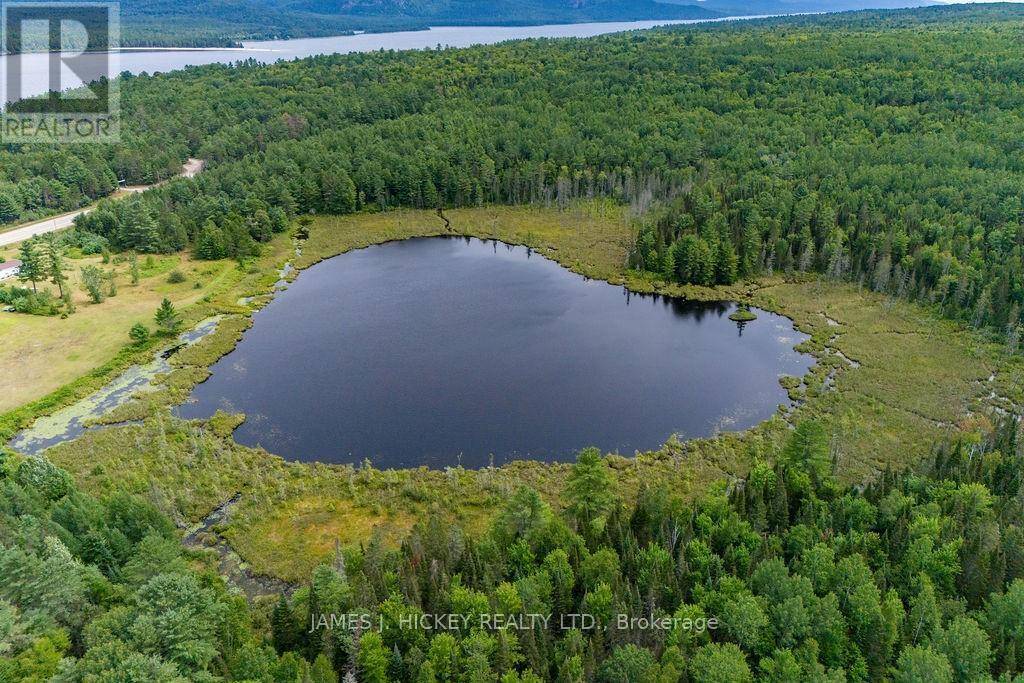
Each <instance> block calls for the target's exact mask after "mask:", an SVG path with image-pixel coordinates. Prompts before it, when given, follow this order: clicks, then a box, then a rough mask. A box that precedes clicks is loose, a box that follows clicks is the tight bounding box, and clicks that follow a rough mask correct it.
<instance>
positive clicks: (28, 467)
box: [14, 457, 71, 500]
mask: <svg viewBox="0 0 1024 683" xmlns="http://www.w3.org/2000/svg"><path fill="white" fill-rule="evenodd" d="M14 480H15V481H16V482H18V484H20V485H21V486H23V487H25V488H29V489H35V490H36V491H38V492H39V493H40V494H41V495H42V496H43V497H44V498H46V499H47V500H57V499H59V498H63V497H64V496H65V495H66V494H67V493H68V492H69V491H70V490H71V475H70V474H68V473H67V472H65V471H64V470H62V469H60V468H59V467H57V466H56V465H54V464H53V463H52V462H50V461H49V460H47V459H46V458H41V457H31V458H26V459H25V460H23V461H22V462H21V464H20V465H18V469H17V471H15V473H14Z"/></svg>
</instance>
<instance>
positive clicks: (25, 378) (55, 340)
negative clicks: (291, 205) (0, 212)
mask: <svg viewBox="0 0 1024 683" xmlns="http://www.w3.org/2000/svg"><path fill="white" fill-rule="evenodd" d="M16 256H17V253H16V251H15V250H14V249H13V248H8V249H6V250H3V251H0V260H3V259H6V258H14V257H16ZM87 265H95V266H97V267H99V268H100V269H102V270H104V271H108V272H109V271H110V270H111V269H113V270H114V271H115V272H116V282H117V295H116V296H113V297H109V298H107V299H106V300H104V301H103V302H102V303H99V304H93V303H91V302H90V300H89V297H88V295H87V294H86V292H84V291H83V290H82V288H81V284H80V282H81V269H82V268H83V267H84V266H87ZM139 265H140V268H141V275H142V277H141V279H140V281H139V283H138V284H137V285H133V284H131V276H130V273H129V264H128V262H127V261H122V262H120V263H114V262H113V261H112V262H111V263H109V264H103V263H101V259H100V257H99V256H91V257H86V258H77V259H68V266H69V268H70V270H69V271H68V273H67V275H68V278H69V284H70V287H71V288H72V291H73V294H74V301H75V306H76V307H77V311H76V312H75V313H74V314H73V315H70V316H68V317H67V318H64V319H62V318H60V317H44V316H35V315H23V314H19V313H2V312H0V342H2V343H0V377H3V387H4V391H3V392H0V412H4V411H7V410H11V409H13V408H16V407H18V406H20V405H23V404H25V403H28V402H30V401H33V400H35V399H38V398H41V397H43V396H45V395H46V394H48V393H50V392H52V391H54V390H56V389H58V388H60V387H61V386H63V385H64V384H67V383H68V382H71V381H73V380H75V379H76V378H78V377H80V376H82V375H84V374H86V373H88V372H90V371H91V370H93V369H94V368H96V367H98V366H100V365H102V364H103V363H105V362H107V361H108V360H110V359H111V358H112V357H113V356H114V355H115V354H116V353H117V352H118V350H120V349H121V348H122V347H123V346H124V345H125V344H127V343H129V339H128V330H129V329H131V327H132V325H134V324H135V323H137V322H142V323H144V324H145V325H147V326H148V327H149V328H150V329H151V330H152V329H153V328H154V324H153V314H154V312H155V311H156V308H157V306H158V305H159V304H160V301H161V300H162V299H163V298H164V297H167V298H169V299H170V300H171V301H172V302H173V303H174V305H175V306H176V307H178V308H179V309H181V310H185V309H187V308H188V307H189V306H190V305H192V304H194V303H195V302H197V301H199V300H200V299H202V298H203V297H205V296H207V294H211V293H215V292H222V291H224V290H225V288H226V287H227V288H230V286H231V284H233V283H235V282H237V281H238V280H239V279H240V276H241V274H242V273H241V271H239V269H238V264H237V263H235V262H233V261H215V262H211V261H195V260H193V259H192V258H191V256H189V255H188V254H187V253H182V254H174V255H154V256H152V258H151V260H150V259H149V258H147V257H146V256H144V255H142V256H140V257H139ZM174 270H179V271H181V273H182V274H183V275H184V276H185V282H182V283H178V284H171V283H169V282H168V281H167V280H168V276H169V275H170V273H171V272H172V271H174ZM3 284H4V285H10V284H19V285H20V283H18V282H17V280H13V279H12V280H7V281H5V282H4V283H3ZM39 287H40V288H47V289H50V290H52V291H54V292H56V287H54V286H53V285H51V284H46V285H43V284H40V285H39Z"/></svg>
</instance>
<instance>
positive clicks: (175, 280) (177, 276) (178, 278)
mask: <svg viewBox="0 0 1024 683" xmlns="http://www.w3.org/2000/svg"><path fill="white" fill-rule="evenodd" d="M167 281H168V282H169V283H171V284H172V285H178V284H181V283H182V282H184V281H185V274H184V273H182V272H181V271H180V270H172V271H171V274H170V275H168V276H167Z"/></svg>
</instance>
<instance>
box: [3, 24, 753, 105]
mask: <svg viewBox="0 0 1024 683" xmlns="http://www.w3.org/2000/svg"><path fill="white" fill-rule="evenodd" d="M743 18H745V19H753V18H756V17H743ZM724 20H725V19H710V20H708V19H681V20H662V21H618V22H595V23H586V24H549V25H544V26H439V27H435V28H430V29H427V30H423V31H397V32H392V33H361V34H357V35H350V36H334V37H330V38H299V39H294V40H271V41H252V42H246V43H243V46H244V47H242V48H238V49H217V48H213V49H177V50H175V49H163V50H161V49H126V50H122V51H119V52H114V53H107V52H103V53H96V57H95V58H94V59H93V60H91V61H90V60H86V63H84V64H83V65H82V67H81V69H82V70H83V71H84V72H85V73H87V74H89V76H88V77H86V78H85V80H86V81H89V80H93V79H94V78H96V77H98V76H101V75H103V74H105V73H122V72H125V71H128V72H130V73H133V74H140V73H143V72H146V73H151V74H152V73H158V72H166V71H173V70H175V69H183V68H185V67H187V66H196V65H200V64H226V63H233V62H237V61H240V60H243V59H254V60H256V61H259V62H264V63H269V62H276V61H278V60H281V59H296V58H299V57H311V56H313V55H322V54H335V53H340V54H345V53H350V52H371V51H374V50H416V49H424V48H433V47H438V46H442V47H469V46H470V45H482V44H492V43H499V42H502V41H506V40H514V39H520V38H573V37H574V38H586V37H589V36H597V35H602V34H605V33H615V32H618V31H631V30H639V29H648V28H653V27H655V26H665V25H668V24H694V23H700V22H705V21H724ZM8 59H10V57H8V56H4V55H0V85H2V83H3V80H4V79H5V78H6V74H7V64H6V62H7V60H8ZM21 59H23V60H24V62H23V66H22V69H21V71H22V74H23V76H22V81H23V86H22V88H23V92H22V96H23V97H32V96H35V95H41V94H43V93H45V92H46V91H47V90H49V89H50V86H49V75H48V69H49V61H48V57H47V55H45V54H30V55H24V56H22V57H21ZM108 60H109V61H111V62H112V65H111V66H110V67H109V68H108V66H107V61H108ZM82 80H83V79H82V78H81V77H79V76H78V75H76V74H75V73H73V72H72V71H71V70H70V69H69V68H67V67H66V66H65V67H63V68H62V73H61V82H60V85H61V86H62V87H61V89H67V88H72V87H78V86H80V85H82ZM3 92H6V90H4V89H3V88H2V87H0V93H3ZM0 104H3V103H0Z"/></svg>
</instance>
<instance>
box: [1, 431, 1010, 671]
mask: <svg viewBox="0 0 1024 683" xmlns="http://www.w3.org/2000/svg"><path fill="white" fill-rule="evenodd" d="M1017 431H1018V425H1017V423H1016V422H1014V421H1007V422H1006V423H1005V424H1004V425H1003V426H1001V427H1000V428H998V429H997V430H995V432H994V433H992V434H991V435H990V436H988V437H985V438H982V439H969V440H967V441H960V442H957V443H955V444H950V445H949V446H946V447H943V448H941V449H939V450H938V451H937V452H936V455H935V457H934V458H933V459H932V460H931V461H929V462H928V463H926V465H925V466H923V468H922V469H921V470H920V471H919V472H917V473H906V474H898V475H897V474H892V473H886V474H885V475H884V476H883V477H882V478H881V479H879V480H878V481H877V482H875V483H873V484H872V485H871V486H869V487H868V488H867V489H866V490H864V491H859V490H857V489H846V488H843V487H841V486H839V485H838V484H836V483H835V481H834V480H833V479H832V478H831V476H830V467H831V466H830V459H829V445H828V439H827V436H826V434H825V432H824V431H823V430H822V428H821V427H820V426H819V425H817V424H815V423H812V422H807V423H803V424H801V425H799V426H798V427H797V429H796V430H795V432H794V434H793V436H792V437H791V438H790V440H789V442H788V444H787V445H786V446H785V448H784V449H783V450H782V451H781V452H779V453H774V454H766V455H769V456H770V457H769V458H765V459H764V460H760V461H758V462H757V463H756V464H755V466H754V468H753V470H752V472H751V475H750V476H749V478H748V479H747V480H746V481H745V482H737V483H734V484H732V485H730V486H729V487H728V488H727V489H725V490H722V489H719V490H718V491H716V492H712V493H710V494H709V495H707V496H706V497H704V498H703V499H702V500H700V501H699V502H698V503H696V504H695V505H692V506H691V505H688V504H684V503H683V502H682V501H681V500H679V499H677V498H675V497H674V496H673V494H672V493H671V492H670V491H667V490H663V489H659V488H647V489H642V490H641V492H640V494H639V496H638V498H637V499H636V500H635V501H628V502H627V501H624V500H621V499H618V498H617V497H616V496H615V494H614V493H613V492H614V490H615V487H614V477H615V474H614V471H613V470H612V469H610V468H609V467H608V466H607V465H606V464H605V463H604V462H603V460H602V458H601V457H600V454H599V453H598V452H597V451H596V450H594V449H591V450H587V451H584V452H582V453H581V454H580V456H579V459H578V461H577V464H576V465H575V467H574V468H573V472H572V474H571V475H570V477H569V479H568V482H567V484H566V490H565V491H564V492H563V499H564V500H565V502H566V509H565V510H560V509H553V508H552V507H551V506H550V505H549V504H548V503H547V502H545V501H544V500H543V499H542V498H540V497H539V496H538V494H537V493H536V492H535V491H532V490H530V489H529V488H525V487H524V488H521V489H520V490H518V491H516V492H515V493H514V495H512V496H511V497H510V498H509V500H508V502H507V505H506V509H505V510H504V511H502V512H501V513H500V514H498V516H497V517H496V518H495V521H494V522H493V523H492V524H491V525H490V527H489V528H488V529H486V530H485V531H482V532H467V531H465V530H463V529H460V528H458V527H453V526H451V525H450V524H448V523H446V522H444V521H442V519H441V518H440V517H432V518H430V519H426V520H423V521H422V522H420V523H419V524H417V525H416V527H415V528H414V530H413V532H412V533H411V535H410V536H409V537H408V538H406V539H405V541H404V543H403V544H402V546H401V548H400V549H389V548H387V547H386V546H384V545H382V543H381V542H380V540H379V539H373V540H370V541H369V542H368V544H366V545H365V546H363V547H362V548H361V549H359V550H351V551H348V550H347V551H345V552H343V553H342V552H339V553H338V554H337V556H336V558H335V559H334V561H333V562H332V563H331V564H327V565H322V566H320V567H319V568H318V569H317V570H316V571H315V572H314V574H313V578H312V583H311V585H308V586H303V587H301V588H299V589H298V590H296V591H295V592H294V593H292V594H291V595H288V596H282V597H281V598H280V599H279V600H278V601H277V602H276V604H270V603H261V604H258V605H257V606H255V608H251V607H249V606H248V605H247V603H246V601H245V600H244V599H243V598H242V597H241V596H239V595H237V594H233V593H232V592H230V591H228V590H227V589H226V587H225V585H224V584H223V582H222V580H221V579H220V578H219V577H218V576H216V574H215V573H214V572H213V571H212V570H211V569H210V568H209V564H208V563H206V562H202V561H200V559H201V558H202V557H204V556H203V555H202V554H201V553H200V554H196V555H190V554H189V553H186V552H184V551H183V550H182V549H181V547H180V545H179V544H178V541H177V540H176V539H175V535H174V529H173V527H172V526H171V525H170V523H169V522H168V521H167V520H166V519H164V518H163V517H161V516H160V515H159V513H157V512H156V511H155V510H154V509H152V508H151V507H150V506H148V505H147V504H145V503H143V502H141V501H139V500H137V499H133V498H130V497H127V496H123V495H119V496H115V497H112V498H110V499H107V500H96V499H94V498H91V497H89V496H86V495H84V494H82V493H80V492H78V491H76V490H75V487H74V486H73V485H72V483H71V481H70V478H69V477H68V475H67V474H66V473H64V472H63V471H61V470H59V469H57V468H55V467H54V466H52V465H50V464H49V462H48V461H46V460H45V459H41V458H29V459H25V460H16V459H11V458H10V457H8V458H6V459H5V461H4V462H3V463H2V464H0V492H2V494H3V495H0V570H2V571H3V576H4V581H3V582H0V680H4V681H43V680H55V681H102V680H119V681H139V682H142V681H146V682H147V683H165V682H166V683H170V682H174V683H178V682H179V681H186V680H188V681H217V680H247V681H267V682H271V681H273V682H275V683H304V682H306V681H312V682H314V683H329V682H336V681H338V680H339V679H340V678H342V677H345V680H359V681H365V682H367V683H384V682H385V681H418V682H424V683H426V682H429V681H495V680H498V679H499V677H500V680H501V681H502V683H513V682H515V681H529V682H532V681H543V680H552V681H554V680H557V681H583V680H597V681H603V682H607V683H646V682H648V681H665V682H670V681H680V680H684V681H693V682H696V683H705V682H707V683H711V682H725V681H728V682H730V683H741V682H742V681H751V680H753V679H754V677H755V676H756V677H757V679H758V680H766V681H779V682H782V681H797V680H812V681H867V680H885V679H890V677H891V680H895V681H901V682H902V681H908V682H909V681H929V682H930V683H944V682H952V681H980V680H993V679H994V678H995V677H998V679H999V680H1001V681H1016V680H1020V678H1019V676H1020V674H1022V672H1024V656H1022V653H1024V534H1022V526H1021V525H1022V521H1024V520H1022V507H1021V500H1022V497H1024V480H1022V477H1021V472H1022V468H1024V462H1022V458H1021V455H1020V453H1021V451H1020V444H1019V443H1018V441H1017V440H1018V438H1019V435H1018V433H1017ZM206 557H207V558H208V556H206ZM581 615H586V619H587V620H585V621H584V620H583V619H584V617H582V616H581ZM1015 676H1017V677H1016V678H1015ZM51 677H53V678H52V679H51Z"/></svg>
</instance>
